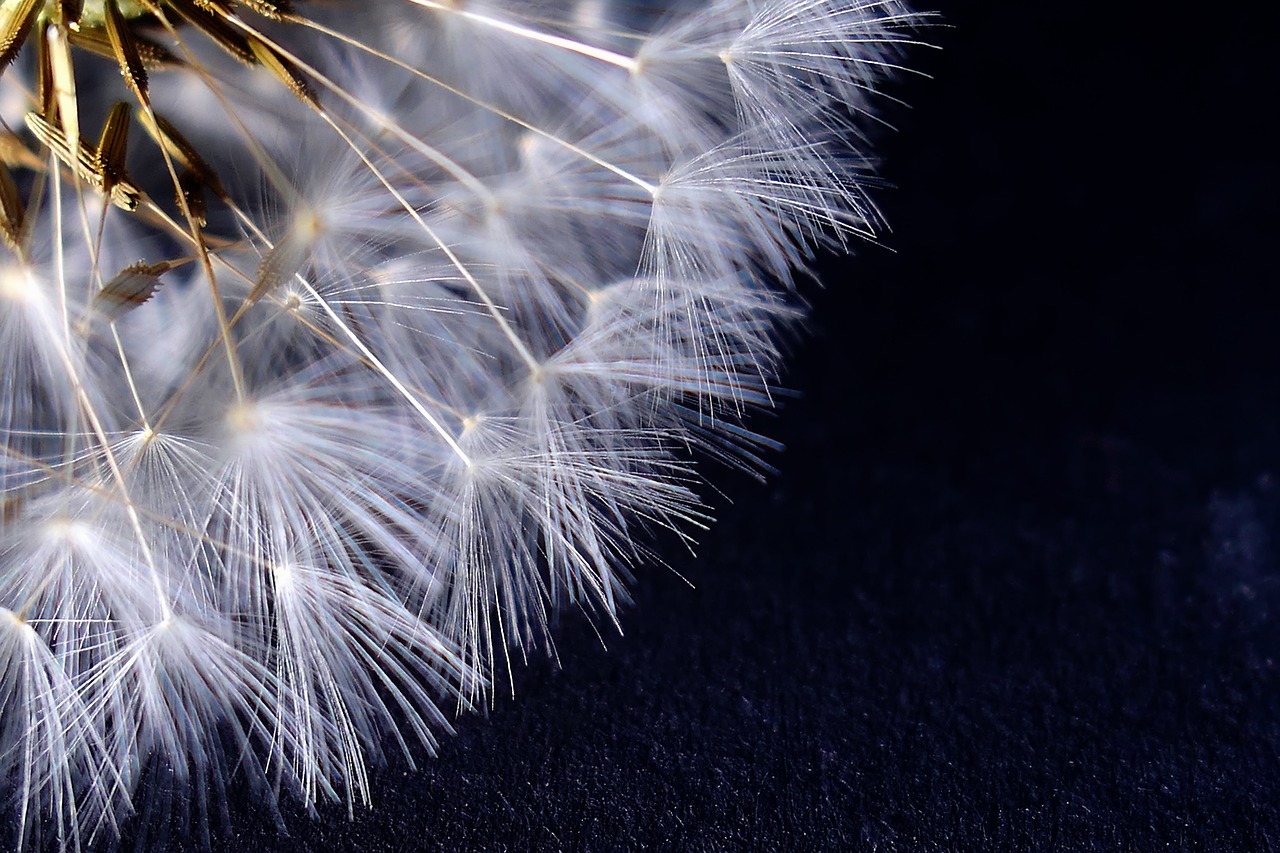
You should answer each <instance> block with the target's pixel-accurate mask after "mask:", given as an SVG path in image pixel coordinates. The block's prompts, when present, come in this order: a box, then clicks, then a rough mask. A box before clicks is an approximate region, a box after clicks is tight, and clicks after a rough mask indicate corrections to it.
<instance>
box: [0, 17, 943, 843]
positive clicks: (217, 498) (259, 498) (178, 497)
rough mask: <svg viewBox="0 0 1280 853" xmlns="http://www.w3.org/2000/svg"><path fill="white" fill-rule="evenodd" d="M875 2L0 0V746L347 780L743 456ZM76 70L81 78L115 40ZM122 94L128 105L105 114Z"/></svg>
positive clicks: (503, 670) (106, 827) (189, 812)
mask: <svg viewBox="0 0 1280 853" xmlns="http://www.w3.org/2000/svg"><path fill="white" fill-rule="evenodd" d="M920 23H921V19H920V17H919V16H916V15H914V14H912V13H911V12H909V11H908V10H907V9H906V8H905V7H904V6H903V5H902V4H901V3H899V2H896V1H895V0H713V2H709V3H705V4H696V3H669V4H667V3H652V4H646V3H634V2H615V0H565V2H560V3H545V2H541V0H515V1H512V0H504V2H489V0H474V2H467V3H454V2H428V0H374V2H369V3H366V4H364V5H362V6H361V7H360V13H359V14H358V15H357V14H353V12H352V10H351V9H348V8H345V7H343V6H342V5H341V4H339V5H337V6H335V5H333V4H324V3H318V2H317V3H313V2H305V0H297V2H293V3H285V2H274V0H240V2H232V1H231V0H228V1H227V2H205V0H88V2H85V3H53V2H50V3H44V2H32V0H0V71H2V74H3V76H0V118H2V119H3V123H4V125H5V126H4V129H3V132H0V159H2V160H3V165H2V166H0V241H2V242H3V243H4V248H0V254H3V257H2V258H0V368H2V369H3V374H4V391H3V396H2V397H0V776H3V778H4V779H5V780H6V784H7V785H8V792H9V795H10V796H9V799H8V800H7V802H8V803H9V804H10V808H11V810H12V813H11V818H12V819H11V821H10V825H11V826H13V827H15V828H16V829H17V836H16V837H15V839H14V842H15V844H16V845H17V846H18V847H26V848H29V849H41V848H44V849H51V848H58V849H62V850H73V849H83V848H85V847H90V846H93V845H95V844H97V843H98V842H99V841H102V840H104V839H110V838H111V837H114V836H116V835H117V834H118V833H119V832H120V831H121V827H122V826H123V825H124V823H125V822H126V821H130V820H132V821H135V822H137V823H139V824H141V826H140V828H139V830H138V831H139V833H140V834H141V835H142V836H144V837H145V836H147V835H148V828H149V825H150V824H152V823H157V822H160V821H161V818H162V816H163V813H164V812H172V811H175V810H176V811H177V812H179V817H180V818H182V819H183V820H185V823H184V824H182V825H184V826H187V827H189V829H190V830H191V831H192V832H194V833H195V834H196V835H204V838H205V841H206V843H209V838H210V836H208V835H205V833H206V832H207V825H208V823H209V821H210V819H211V817H214V816H216V815H214V811H215V810H216V809H217V808H218V807H219V806H218V802H219V800H220V796H219V792H220V790H221V788H222V787H223V786H226V785H228V784H231V783H232V780H233V779H235V780H237V784H238V783H239V782H244V783H247V784H249V785H251V786H253V788H254V789H255V790H256V791H259V792H261V796H262V799H263V800H264V802H267V803H274V798H275V797H277V796H291V797H295V798H297V799H298V800H299V801H300V802H301V803H302V805H303V806H304V807H306V808H311V807H313V806H315V805H316V804H317V803H319V802H321V801H323V800H336V801H339V802H343V803H345V804H346V806H347V808H348V809H354V808H355V807H356V806H357V805H358V806H364V805H366V804H368V802H369V799H370V790H371V782H370V780H371V778H372V777H371V774H372V773H373V772H374V771H375V769H376V767H377V766H378V764H379V763H380V761H381V760H382V758H383V756H385V755H386V754H387V753H388V751H398V752H401V753H403V754H404V755H405V756H407V757H409V758H410V759H411V760H412V759H413V758H414V757H415V756H418V757H420V756H421V755H422V754H423V753H424V752H425V753H429V752H430V751H431V750H432V749H433V748H434V746H435V744H436V742H437V738H438V737H439V736H440V734H441V733H445V732H448V731H449V729H450V725H451V720H450V716H449V714H448V713H447V711H456V710H459V709H466V708H468V707H469V706H471V705H472V704H478V703H483V702H485V701H488V698H489V697H490V696H491V695H492V692H493V691H494V690H496V689H498V688H499V687H500V686H501V685H502V684H503V682H507V681H509V680H510V672H509V669H510V667H511V666H513V665H514V661H515V660H516V659H519V658H522V657H525V656H527V655H529V654H532V653H534V652H535V651H536V650H537V649H538V648H539V647H546V646H547V645H549V644H550V642H551V638H550V637H549V629H548V626H549V625H550V624H551V622H552V618H553V615H554V613H555V612H556V610H557V609H558V608H563V607H579V608H582V609H584V610H586V611H588V612H589V613H591V614H592V615H593V616H594V617H595V618H597V619H598V620H601V621H604V622H610V623H616V622H617V621H618V620H619V611H620V608H622V607H623V605H624V604H625V602H626V601H627V598H628V587H629V585H630V584H631V582H632V579H633V577H635V576H636V575H638V574H640V573H641V572H642V571H643V570H644V569H645V568H646V567H648V566H651V565H655V564H660V560H659V559H658V557H657V556H656V555H655V553H654V551H653V550H652V542H653V538H654V537H655V536H659V537H661V536H664V535H665V536H675V537H677V538H681V539H688V538H690V537H692V536H693V535H694V534H695V533H696V532H697V531H698V530H699V529H701V528H703V527H705V526H706V524H707V523H709V514H708V511H707V510H706V509H704V508H703V506H702V505H701V503H700V502H699V499H698V497H697V494H696V491H697V487H698V483H699V474H698V469H697V464H698V461H697V458H690V456H689V453H690V451H691V450H694V451H697V452H698V454H699V455H700V456H703V457H711V458H713V459H717V460H720V461H723V462H727V463H729V464H732V465H738V466H741V467H744V468H747V469H749V470H753V471H758V470H762V469H763V468H764V467H766V466H765V463H764V462H763V460H762V458H761V453H762V452H763V450H764V449H765V448H768V447H770V446H771V445H770V443H769V442H768V440H767V439H764V438H762V437H760V436H757V435H755V434H754V433H752V432H751V431H750V430H749V429H748V428H747V427H745V426H743V419H744V418H745V417H746V416H747V415H748V414H749V412H750V411H751V410H752V409H754V408H759V407H767V406H769V405H771V401H772V384H773V381H774V376H775V372H776V362H777V360H778V357H779V353H778V349H777V346H776V344H775V336H776V333H777V330H778V328H779V327H780V326H782V325H785V324H788V323H790V322H792V321H794V319H795V318H797V317H798V316H800V314H801V305H800V301H799V299H798V297H797V296H796V295H795V293H794V288H793V282H794V280H795V278H796V277H797V276H798V275H800V274H802V273H803V271H804V267H805V265H806V263H807V262H808V261H809V260H810V259H811V257H812V253H813V251H814V250H815V249H816V248H818V247H819V246H834V247H841V246H843V245H844V244H846V243H847V242H849V241H851V240H855V239H871V238H873V237H874V234H875V232H876V230H877V226H878V218H877V215H876V212H875V208H874V206H873V205H872V204H871V202H870V201H869V200H868V195H867V189H868V187H869V186H871V184H872V182H873V179H872V178H871V177H870V171H869V168H868V165H867V164H868V163H869V162H870V160H871V158H870V156H869V154H868V153H867V152H866V151H864V150H862V149H863V145H864V140H865V138H866V137H865V129H866V122H867V121H868V120H872V119H873V106H874V100H875V96H876V94H877V91H878V89H879V88H880V87H881V85H882V81H883V80H884V78H885V77H886V76H887V75H889V74H892V73H894V72H896V71H898V70H899V63H900V57H899V54H900V53H901V52H902V51H903V50H904V49H905V48H907V47H908V46H910V45H911V44H913V38H914V36H913V31H914V29H915V28H916V27H917V26H918V25H919V24H920ZM104 72H106V73H104ZM134 119H136V120H137V124H138V125H140V127H141V128H142V130H143V131H145V132H137V131H133V132H130V129H131V127H132V126H133V124H134Z"/></svg>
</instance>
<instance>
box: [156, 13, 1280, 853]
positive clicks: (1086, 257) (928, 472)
mask: <svg viewBox="0 0 1280 853" xmlns="http://www.w3.org/2000/svg"><path fill="white" fill-rule="evenodd" d="M935 5H937V6H939V7H942V11H944V13H945V15H946V20H947V22H948V23H949V24H950V25H951V28H946V29H936V30H933V31H931V32H929V33H927V34H926V36H925V37H926V38H927V39H928V40H930V41H932V42H935V43H937V44H939V45H941V46H942V47H943V48H944V50H943V51H941V52H932V51H923V50H922V51H919V52H917V54H916V56H915V62H916V63H917V65H918V67H920V68H921V69H922V70H924V71H926V72H928V73H929V74H932V75H934V79H932V80H926V79H908V80H905V81H904V82H903V83H902V85H901V86H900V87H899V88H898V89H897V90H896V92H895V94H897V95H899V96H901V97H902V98H903V99H904V100H906V101H908V102H909V103H910V104H911V105H912V106H913V109H912V110H909V111H908V110H905V109H895V110H891V111H889V113H888V118H889V119H890V121H892V123H894V124H895V125H896V126H897V127H898V128H899V131H900V132H898V133H894V134H889V135H886V137H885V138H884V139H883V140H881V141H880V142H879V145H880V149H881V150H882V152H883V154H884V159H885V167H884V174H885V175H886V177H887V178H888V179H889V180H890V181H891V182H892V183H894V184H896V185H897V187H898V189H896V190H892V191H889V192H886V193H884V194H882V196H881V199H882V202H883V207H884V210H885V213H886V216H887V218H888V220H889V222H890V223H891V224H892V225H893V227H894V232H893V233H891V234H888V235H886V236H885V239H884V243H885V246H886V247H889V248H891V249H892V250H894V251H893V252H890V251H888V250H887V249H880V248H871V247H868V248H863V249H862V250H861V251H860V253H859V254H858V256H857V257H856V258H854V259H852V260H848V261H839V262H829V263H826V264H825V265H824V266H825V268H824V269H823V270H822V277H823V279H824V280H825V283H826V287H825V289H823V290H821V291H819V290H817V289H814V290H813V291H811V295H812V301H813V303H814V306H815V311H814V321H813V334H812V336H811V337H809V338H807V339H804V340H801V341H798V342H797V343H796V345H795V347H794V349H795V355H796V357H795V358H794V359H793V361H792V372H791V374H790V379H789V381H790V384H791V386H792V387H794V388H796V389H797V390H798V391H799V395H798V397H797V398H795V399H790V400H787V401H786V404H785V406H784V410H783V411H782V413H781V415H780V416H779V417H777V418H761V422H760V428H761V429H762V430H763V431H765V432H767V433H769V434H771V435H776V436H778V437H780V438H782V439H783V440H785V441H786V443H787V446H788V449H787V450H786V452H785V453H781V454H777V455H775V456H774V457H772V461H773V462H774V463H775V464H776V465H777V466H778V468H779V469H780V471H781V473H780V474H778V475H776V476H773V477H771V478H770V481H769V483H768V484H767V485H760V484H757V483H755V482H753V481H751V480H750V479H748V478H746V477H743V476H741V475H737V474H734V473H732V472H716V473H715V474H714V475H713V479H714V482H715V484H716V485H717V486H718V487H719V488H720V489H721V490H722V491H723V492H724V495H723V496H718V497H713V503H714V504H715V505H716V506H718V507H719V509H720V512H719V515H720V523H719V524H718V525H717V526H716V527H715V528H714V530H713V531H712V532H711V533H710V534H708V535H706V536H705V537H704V538H703V541H702V543H701V546H700V548H699V554H698V559H696V560H695V559H693V558H692V557H691V556H690V555H689V554H687V553H682V552H681V551H680V550H679V549H678V548H676V547H675V546H674V543H670V542H668V543H667V555H668V557H669V560H670V565H671V569H670V570H667V569H664V568H661V567H655V568H653V569H652V570H651V571H648V572H646V573H644V574H643V576H642V577H641V578H640V580H639V584H638V588H637V592H636V598H637V605H636V606H635V607H634V608H633V609H632V610H631V611H630V612H627V613H626V614H625V621H624V628H625V631H626V635H625V636H624V637H618V636H616V635H611V634H609V633H604V634H603V636H604V642H605V644H606V645H607V646H608V650H607V652H606V651H605V650H604V649H602V648H601V644H600V642H599V641H598V640H597V639H596V636H595V634H594V632H593V631H592V630H591V629H590V627H589V626H587V625H586V624H585V623H583V622H582V621H580V620H577V619H567V620H565V623H564V624H562V625H561V626H560V630H559V633H558V636H559V645H558V653H559V659H560V666H557V665H556V664H554V663H552V662H547V661H535V662H534V663H533V664H532V665H531V666H529V667H528V668H526V669H521V670H519V671H518V672H517V676H516V680H517V685H516V697H515V698H514V699H512V698H510V697H509V696H506V697H501V698H499V700H498V701H497V704H496V707H495V708H494V709H493V710H492V712H491V713H490V714H489V715H488V718H487V719H485V718H481V717H468V718H464V719H462V720H460V721H459V723H458V729H459V732H458V735H457V736H456V737H453V738H446V739H445V741H444V744H443V748H442V750H441V753H440V755H439V756H438V757H437V758H435V759H434V760H430V761H428V762H426V764H425V766H424V767H422V768H420V769H419V771H418V772H417V773H409V772H407V769H406V768H401V767H397V768H392V769H390V770H388V771H386V772H385V773H384V774H383V775H382V776H381V777H380V780H379V782H378V784H377V787H376V796H377V802H376V804H375V808H374V809H373V810H372V811H370V812H363V811H362V812H358V813H357V814H356V816H355V818H354V820H351V821H349V820H348V819H347V816H346V813H345V811H344V810H341V809H337V808H335V809H332V810H329V811H325V812H324V813H323V814H322V815H321V816H320V819H319V820H318V821H310V820H308V819H306V818H305V816H301V815H296V814H292V815H290V817H289V826H290V830H291V833H292V834H291V835H290V836H288V837H284V838H282V837H280V836H278V835H277V833H276V830H275V828H274V825H273V824H271V823H270V821H269V820H266V819H265V818H263V817H262V816H261V815H262V810H261V809H260V808H258V807H257V805H256V804H253V803H231V804H229V809H230V812H231V823H232V825H234V826H236V827H237V830H238V832H237V833H236V834H234V835H232V836H231V837H230V845H229V846H223V845H221V844H219V843H217V842H215V845H214V846H215V849H231V850H243V851H259V853H260V852H261V851H267V850H287V851H303V850H312V851H316V850H326V851H327V850H333V851H356V850H360V851H370V852H371V853H374V852H375V851H387V853H390V852H391V851H395V852H396V853H400V851H419V850H422V851H427V850H488V851H501V850H512V851H516V850H592V851H595V850H599V851H611V850H706V851H719V850H726V851H735V850H877V851H881V850H901V851H914V850H922V851H934V850H938V851H941V850H1051V849H1052V850H1107V851H1112V850H1134V851H1149V850H1157V849H1162V850H1163V849H1169V850H1191V849H1196V850H1242V851H1243V850H1249V851H1252V850H1267V849H1273V848H1276V847H1280V674H1278V672H1277V666H1278V663H1277V662H1278V661H1280V612H1277V611H1278V610H1280V393H1277V392H1280V359H1278V358H1277V356H1278V355H1280V339H1278V338H1277V334H1276V331H1277V329H1280V311H1278V310H1277V307H1276V299H1275V294H1274V285H1275V284H1276V279H1277V275H1276V258H1277V246H1278V245H1280V240H1278V239H1277V234H1276V226H1277V224H1280V223H1278V218H1277V216H1276V208H1277V198H1280V165H1278V164H1277V157H1276V151H1277V150H1280V149H1278V148H1277V140H1276V137H1275V135H1274V133H1273V130H1274V129H1273V128H1272V127H1271V124H1272V120H1273V119H1274V117H1275V113H1276V110H1275V97H1276V85H1275V84H1276V82H1277V80H1276V75H1275V73H1274V68H1275V46H1274V44H1273V41H1274V34H1275V33H1276V32H1277V26H1276V24H1277V21H1276V15H1275V13H1274V12H1268V13H1264V14H1265V15H1266V16H1268V17H1266V18H1265V19H1264V17H1260V16H1257V15H1254V14H1252V13H1250V14H1245V13H1244V12H1242V11H1239V10H1241V9H1243V8H1244V7H1241V6H1231V5H1230V4H1219V5H1217V6H1214V5H1204V4H1189V5H1188V6H1187V7H1186V8H1187V11H1178V10H1177V4H1167V3H1140V2H1139V3H1109V4H1083V3H1077V4H1062V3H1052V4H1051V3H1013V2H1005V3H993V2H959V1H958V0H957V2H945V3H943V2H939V3H936V4H935ZM1262 5H1264V6H1265V5H1266V4H1262ZM681 575H682V576H684V577H686V578H688V579H689V581H691V582H692V584H693V586H692V587H690V586H689V585H688V584H686V583H685V582H684V581H683V580H681V578H680V576H681ZM184 836H185V833H184V832H183V831H181V830H180V829H175V830H173V831H171V832H170V836H169V837H170V841H171V844H170V846H171V847H172V849H195V845H194V843H193V840H192V839H191V838H189V837H184Z"/></svg>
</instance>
